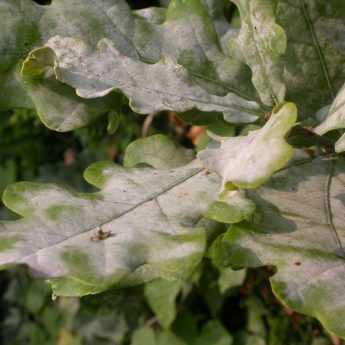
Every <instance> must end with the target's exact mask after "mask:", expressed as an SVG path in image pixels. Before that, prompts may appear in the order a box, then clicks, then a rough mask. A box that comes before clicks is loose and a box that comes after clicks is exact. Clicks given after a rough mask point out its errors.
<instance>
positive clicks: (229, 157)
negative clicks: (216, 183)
mask: <svg viewBox="0 0 345 345" xmlns="http://www.w3.org/2000/svg"><path fill="white" fill-rule="evenodd" d="M296 119H297V108H296V106H295V105H294V104H293V103H286V104H284V105H283V106H282V107H281V108H280V109H279V111H278V112H277V113H273V114H272V116H271V118H270V119H269V120H268V121H267V123H266V124H265V125H264V126H263V127H262V128H261V129H259V130H256V131H251V132H249V134H248V135H246V136H243V137H241V136H239V137H233V138H229V139H227V140H225V141H222V142H221V144H220V147H218V148H209V149H206V150H203V151H201V152H199V154H198V156H199V158H200V159H201V160H202V162H203V163H204V165H205V167H206V168H207V169H209V170H210V171H215V172H217V173H218V174H219V175H220V176H221V177H222V180H223V189H233V186H236V187H239V188H256V187H258V186H260V185H261V184H263V183H264V182H266V181H267V180H268V179H269V178H270V177H271V175H272V174H273V173H274V172H276V171H277V170H279V169H281V168H282V167H283V166H284V165H285V164H286V163H287V162H288V161H289V160H290V158H291V157H292V155H293V149H292V147H291V146H290V145H289V144H288V143H287V142H286V141H285V135H286V134H287V132H288V131H289V130H290V129H291V128H292V127H293V126H294V124H295V122H296Z"/></svg>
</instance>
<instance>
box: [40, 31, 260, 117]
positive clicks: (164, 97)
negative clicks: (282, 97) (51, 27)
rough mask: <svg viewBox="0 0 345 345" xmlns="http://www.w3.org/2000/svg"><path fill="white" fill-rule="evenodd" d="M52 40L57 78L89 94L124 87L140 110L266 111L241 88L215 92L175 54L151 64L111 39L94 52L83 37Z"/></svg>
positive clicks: (94, 95)
mask: <svg viewBox="0 0 345 345" xmlns="http://www.w3.org/2000/svg"><path fill="white" fill-rule="evenodd" d="M47 45H48V46H49V47H50V48H51V49H52V51H54V53H55V54H56V56H57V60H56V61H55V64H56V65H57V67H56V76H57V78H58V79H59V80H60V81H62V82H64V83H66V84H68V85H70V86H72V87H73V88H75V89H76V92H77V94H78V95H79V96H80V97H83V98H97V97H103V96H105V95H107V94H109V93H110V92H111V91H113V90H121V91H122V92H123V93H124V94H125V95H126V96H127V97H128V98H129V99H130V106H131V108H132V109H133V110H134V111H136V112H138V113H140V114H147V113H152V112H158V111H162V110H174V111H178V112H183V111H186V110H189V109H192V108H198V109H200V110H202V111H206V112H209V111H217V112H221V113H225V114H228V115H229V116H230V114H233V113H235V114H236V115H241V114H243V115H244V116H245V117H246V116H252V115H254V118H255V116H257V115H259V114H260V108H259V107H258V105H257V104H256V103H255V102H252V101H247V100H245V99H243V98H241V97H240V96H237V95H236V94H235V93H228V94H226V95H224V96H218V95H214V94H212V93H210V92H209V91H207V90H206V89H205V88H203V87H202V86H200V85H199V84H198V83H196V82H195V80H193V78H192V77H191V76H190V74H189V72H188V69H186V68H185V67H184V66H182V65H180V64H179V63H178V62H176V60H175V59H174V58H172V57H166V58H164V59H161V60H160V61H158V62H157V63H155V64H148V63H145V62H143V61H140V60H139V59H136V58H132V57H128V56H126V55H124V54H123V53H121V51H119V50H117V48H116V46H115V45H114V43H113V42H112V41H111V40H109V39H103V40H101V41H100V42H99V43H98V46H97V50H95V51H94V52H92V53H88V50H87V46H86V45H84V44H83V43H82V42H79V41H77V40H75V39H72V38H64V37H61V36H55V37H53V38H52V39H51V40H50V41H49V42H48V43H47ZM80 59H82V60H83V64H80V63H79V60H80Z"/></svg>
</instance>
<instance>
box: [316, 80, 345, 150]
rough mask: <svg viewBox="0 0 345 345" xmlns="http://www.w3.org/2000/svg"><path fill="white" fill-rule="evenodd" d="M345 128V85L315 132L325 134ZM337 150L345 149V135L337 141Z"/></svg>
mask: <svg viewBox="0 0 345 345" xmlns="http://www.w3.org/2000/svg"><path fill="white" fill-rule="evenodd" d="M343 128H345V85H344V86H343V88H342V89H341V90H340V91H339V93H338V96H337V97H336V98H335V100H334V102H333V104H332V106H331V108H330V109H329V112H328V116H327V118H326V119H325V120H324V121H323V122H322V123H321V124H320V125H319V126H318V127H316V128H315V132H316V133H317V134H319V135H323V134H326V133H327V132H329V131H332V130H335V129H343ZM335 151H336V152H338V153H340V152H344V151H345V135H343V136H342V137H341V138H340V139H339V140H338V141H337V142H336V143H335Z"/></svg>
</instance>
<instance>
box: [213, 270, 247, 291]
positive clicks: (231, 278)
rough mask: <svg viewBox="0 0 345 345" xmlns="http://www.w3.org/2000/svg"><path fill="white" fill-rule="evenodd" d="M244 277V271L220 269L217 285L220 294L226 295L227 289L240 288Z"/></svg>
mask: <svg viewBox="0 0 345 345" xmlns="http://www.w3.org/2000/svg"><path fill="white" fill-rule="evenodd" d="M245 277H246V270H237V271H235V270H232V269H231V268H229V267H226V268H222V269H220V274H219V279H218V285H219V289H220V292H221V293H222V294H224V293H226V292H227V291H228V290H229V289H231V288H233V287H237V286H241V285H242V284H243V282H244V279H245Z"/></svg>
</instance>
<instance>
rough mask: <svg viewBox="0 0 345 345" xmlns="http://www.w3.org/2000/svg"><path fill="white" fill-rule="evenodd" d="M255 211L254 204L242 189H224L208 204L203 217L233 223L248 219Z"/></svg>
mask: <svg viewBox="0 0 345 345" xmlns="http://www.w3.org/2000/svg"><path fill="white" fill-rule="evenodd" d="M254 211H255V204H254V203H253V202H252V201H251V200H249V199H247V198H246V196H245V193H244V191H224V192H223V193H221V194H220V196H219V199H218V200H217V201H215V202H214V203H213V204H211V205H210V207H209V209H208V210H207V213H206V214H205V217H207V218H210V219H213V220H215V221H217V222H221V223H228V224H234V223H239V222H241V221H242V220H246V219H248V218H249V217H250V216H251V214H252V213H253V212H254Z"/></svg>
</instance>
